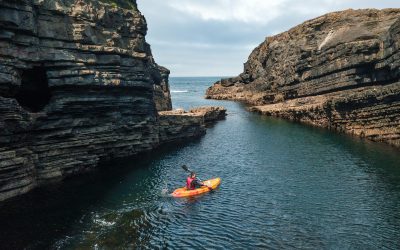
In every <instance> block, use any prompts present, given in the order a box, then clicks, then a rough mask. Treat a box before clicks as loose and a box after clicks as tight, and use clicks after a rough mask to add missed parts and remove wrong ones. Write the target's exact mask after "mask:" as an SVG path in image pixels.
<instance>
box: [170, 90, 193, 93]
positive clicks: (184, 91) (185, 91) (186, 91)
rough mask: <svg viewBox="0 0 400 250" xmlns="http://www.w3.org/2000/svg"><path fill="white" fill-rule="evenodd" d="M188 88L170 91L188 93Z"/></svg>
mask: <svg viewBox="0 0 400 250" xmlns="http://www.w3.org/2000/svg"><path fill="white" fill-rule="evenodd" d="M188 92H189V90H171V93H188Z"/></svg>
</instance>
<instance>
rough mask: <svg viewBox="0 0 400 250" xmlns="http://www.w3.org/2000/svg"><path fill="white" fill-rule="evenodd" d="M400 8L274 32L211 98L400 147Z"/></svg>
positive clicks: (331, 16)
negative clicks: (241, 104) (232, 101)
mask: <svg viewBox="0 0 400 250" xmlns="http://www.w3.org/2000/svg"><path fill="white" fill-rule="evenodd" d="M399 41H400V9H384V10H373V9H367V10H346V11H342V12H334V13H330V14H327V15H324V16H321V17H318V18H316V19H313V20H310V21H307V22H305V23H303V24H301V25H299V26H297V27H295V28H292V29H290V30H289V31H287V32H284V33H281V34H278V35H276V36H272V37H267V38H266V40H265V41H264V42H263V43H261V44H260V45H259V46H258V47H257V48H256V49H255V50H254V51H253V52H252V53H251V55H250V56H249V59H248V61H247V62H246V63H245V65H244V72H243V73H242V74H240V75H239V76H238V77H235V78H230V79H223V80H221V81H219V82H217V83H215V84H214V86H212V87H210V88H209V89H208V90H207V93H206V97H207V98H214V99H231V100H238V101H243V102H246V103H248V104H249V105H251V106H254V107H252V108H250V109H251V110H253V111H258V112H260V113H263V114H266V115H273V116H279V117H283V118H287V119H290V120H294V121H301V122H306V123H309V124H313V125H317V126H322V127H328V128H331V129H334V130H337V131H342V132H346V133H350V134H355V135H358V136H361V137H365V138H368V139H371V140H374V141H383V142H386V143H389V144H391V145H394V146H397V147H399V146H400V83H399V82H400V50H399V46H400V42H399Z"/></svg>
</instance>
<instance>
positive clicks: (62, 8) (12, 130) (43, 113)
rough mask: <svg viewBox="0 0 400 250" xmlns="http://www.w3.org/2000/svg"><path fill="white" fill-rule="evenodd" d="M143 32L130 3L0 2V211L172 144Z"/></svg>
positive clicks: (163, 82)
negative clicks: (1, 205)
mask: <svg viewBox="0 0 400 250" xmlns="http://www.w3.org/2000/svg"><path fill="white" fill-rule="evenodd" d="M107 2H110V3H111V4H108V3H107ZM120 6H124V7H125V8H121V7H120ZM146 32H147V25H146V20H145V18H144V17H143V16H142V15H141V13H140V12H139V11H138V10H137V7H136V2H135V1H134V0H118V1H108V0H102V1H94V0H0V201H1V200H5V199H7V198H10V197H13V196H16V195H19V194H22V193H25V192H27V191H29V190H31V189H32V188H34V187H36V186H38V185H40V184H42V183H47V182H49V181H53V180H58V179H62V178H64V177H66V176H70V175H74V174H78V173H82V172H84V171H87V170H90V169H92V168H94V167H95V166H97V165H98V163H99V162H100V161H104V160H108V159H111V158H116V157H124V156H129V155H134V154H136V153H138V152H142V151H146V150H151V149H153V148H155V147H157V146H158V145H160V144H162V143H164V142H165V141H171V140H173V139H171V138H168V137H166V136H164V135H165V133H164V132H163V131H164V129H165V127H164V124H165V122H162V121H163V116H162V115H161V116H160V115H159V114H158V111H161V110H170V109H171V99H170V93H169V85H168V75H169V71H168V70H167V69H165V68H163V67H161V66H159V65H157V64H156V63H155V62H154V59H153V56H152V54H151V50H150V46H149V45H148V44H147V43H146V41H145V35H146ZM186 126H187V127H191V131H194V132H193V133H186V134H183V135H181V137H185V138H188V137H193V136H198V135H200V134H202V133H203V132H204V130H203V125H202V124H199V123H198V122H197V121H196V122H192V123H190V122H186ZM196 131H201V132H196Z"/></svg>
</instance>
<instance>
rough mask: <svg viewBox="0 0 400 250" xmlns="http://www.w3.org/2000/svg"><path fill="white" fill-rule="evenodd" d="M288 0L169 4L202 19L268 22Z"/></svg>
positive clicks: (205, 0) (194, 0)
mask: <svg viewBox="0 0 400 250" xmlns="http://www.w3.org/2000/svg"><path fill="white" fill-rule="evenodd" d="M287 1H289V0H275V1H265V0H202V1H199V0H184V1H182V0H172V1H169V5H170V6H171V7H172V8H175V9H177V10H179V11H181V12H184V13H187V14H191V15H194V16H197V17H199V18H201V19H203V20H207V21H208V20H210V21H212V20H215V21H239V22H244V23H254V22H256V23H262V24H265V23H268V22H269V21H271V20H273V19H275V18H276V17H278V16H280V15H281V14H282V11H284V6H285V3H286V2H287Z"/></svg>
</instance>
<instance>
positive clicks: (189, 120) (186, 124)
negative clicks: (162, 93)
mask: <svg viewBox="0 0 400 250" xmlns="http://www.w3.org/2000/svg"><path fill="white" fill-rule="evenodd" d="M159 115H160V129H159V131H160V141H161V142H162V143H167V142H171V141H181V140H184V139H186V138H190V137H198V136H201V135H203V134H205V133H206V126H207V125H208V124H210V123H213V122H216V121H218V120H222V119H224V118H225V116H226V109H225V108H223V107H207V106H205V107H198V108H194V109H191V110H189V111H184V110H181V109H180V110H171V111H162V112H159Z"/></svg>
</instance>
